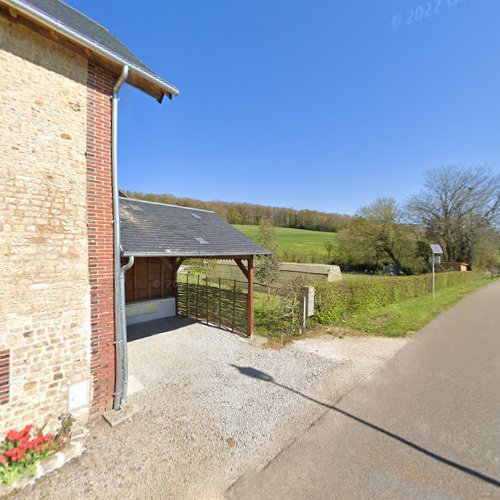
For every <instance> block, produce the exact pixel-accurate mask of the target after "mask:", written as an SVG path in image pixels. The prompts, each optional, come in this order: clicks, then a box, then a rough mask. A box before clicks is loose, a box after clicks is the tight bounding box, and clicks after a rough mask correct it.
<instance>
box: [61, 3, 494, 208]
mask: <svg viewBox="0 0 500 500" xmlns="http://www.w3.org/2000/svg"><path fill="white" fill-rule="evenodd" d="M69 3H70V4H71V5H73V6H74V7H76V8H78V9H80V10H82V11H83V12H84V13H86V14H87V15H89V16H91V17H93V18H95V19H97V20H98V21H99V22H101V23H102V24H104V25H105V26H106V27H108V28H109V29H110V30H111V31H112V32H113V33H114V34H115V35H116V36H117V37H118V38H120V39H121V40H122V41H123V42H124V43H125V44H126V45H127V46H128V47H129V48H130V49H132V50H133V51H134V52H135V53H136V54H137V55H138V56H139V57H140V58H141V59H142V60H143V61H144V62H145V63H146V64H148V65H149V66H150V67H152V68H153V69H154V70H155V71H156V72H157V73H158V74H159V75H161V76H162V77H164V78H166V79H167V80H168V81H169V82H170V83H172V84H174V85H176V86H178V87H179V88H180V89H181V95H180V96H179V97H178V98H176V99H174V100H173V101H172V102H170V101H168V100H165V101H164V103H163V104H162V105H159V104H158V103H156V101H154V100H153V99H152V98H150V97H148V96H146V95H145V94H142V93H141V92H139V91H137V90H135V89H133V88H131V87H127V88H125V90H124V91H123V92H122V95H121V104H120V149H119V158H120V185H121V187H123V188H126V189H131V190H138V191H147V192H157V193H171V194H174V195H176V196H190V197H193V198H200V199H204V200H214V199H218V200H226V201H247V202H252V203H262V204H269V205H274V206H290V207H294V208H311V209H318V210H324V211H329V212H341V213H354V212H355V211H356V210H357V208H359V206H361V205H363V204H366V203H369V202H370V201H372V200H374V199H375V198H377V197H379V196H393V197H395V198H396V199H398V200H400V201H402V202H403V201H404V200H405V199H406V198H407V197H408V196H409V195H410V194H411V193H413V192H414V191H415V190H416V189H417V188H418V184H419V182H420V180H421V179H422V174H423V173H424V172H425V170H427V169H429V168H433V167H437V166H441V165H445V164H449V163H460V164H466V165H474V164H478V163H481V164H482V163H487V164H488V165H490V167H491V168H493V169H494V170H497V171H498V170H499V168H500V137H499V136H500V134H499V132H500V57H499V56H500V30H499V29H498V19H500V2H498V0H432V2H426V1H419V0H377V1H373V0H364V1H361V0H252V1H244V0H211V1H207V0H183V1H181V2H178V1H177V2H173V1H171V0H161V1H160V0H143V1H142V2H141V3H140V4H138V3H137V2H136V1H134V2H132V1H130V0H122V1H117V0H107V1H105V2H96V1H95V0H69ZM425 14H428V17H424V18H422V16H424V15H425ZM408 21H413V22H412V23H411V24H407V22H408Z"/></svg>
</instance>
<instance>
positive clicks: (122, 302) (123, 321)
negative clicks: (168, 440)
mask: <svg viewBox="0 0 500 500" xmlns="http://www.w3.org/2000/svg"><path fill="white" fill-rule="evenodd" d="M134 261H135V257H133V256H131V257H129V258H128V262H127V263H126V264H125V265H124V266H122V267H121V269H120V296H121V299H120V303H119V304H118V306H119V308H120V321H121V323H120V326H121V330H122V339H123V390H122V403H123V402H125V401H126V400H127V389H128V343H127V315H126V313H125V273H126V272H127V271H128V270H129V269H130V268H131V267H132V266H133V265H134Z"/></svg>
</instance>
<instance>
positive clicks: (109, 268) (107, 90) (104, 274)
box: [86, 61, 116, 415]
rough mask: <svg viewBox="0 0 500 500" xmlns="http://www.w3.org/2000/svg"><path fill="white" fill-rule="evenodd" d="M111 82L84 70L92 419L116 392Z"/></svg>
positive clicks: (99, 72) (95, 70)
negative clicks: (85, 88) (85, 89)
mask: <svg viewBox="0 0 500 500" xmlns="http://www.w3.org/2000/svg"><path fill="white" fill-rule="evenodd" d="M115 79H116V78H115V77H114V76H113V75H112V74H111V73H110V72H108V71H107V70H105V69H103V68H101V67H100V66H98V65H96V64H95V63H93V62H92V61H89V63H88V70H87V153H86V155H87V216H88V239H89V275H90V294H91V298H90V301H91V302H90V307H91V362H90V369H91V373H92V404H91V414H94V415H95V414H100V413H102V412H105V411H107V410H110V409H111V408H112V405H113V394H114V388H115V318H114V266H113V186H112V167H111V97H112V93H113V85H114V81H115Z"/></svg>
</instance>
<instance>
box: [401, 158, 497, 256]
mask: <svg viewBox="0 0 500 500" xmlns="http://www.w3.org/2000/svg"><path fill="white" fill-rule="evenodd" d="M407 213H408V217H409V219H410V220H411V221H412V222H414V223H416V224H418V225H420V226H423V227H425V229H426V230H427V235H428V237H429V238H431V239H432V240H434V241H435V242H437V243H440V244H441V246H442V247H443V249H444V252H445V258H446V260H448V261H450V262H453V261H466V262H470V261H471V259H472V256H473V253H474V244H475V242H476V241H477V240H478V236H479V234H480V233H481V231H483V230H484V229H485V228H488V227H494V226H496V225H497V224H498V217H499V214H500V175H499V174H493V173H492V172H491V170H490V169H488V168H486V167H483V166H478V167H469V168H466V167H460V166H454V165H450V166H448V167H442V168H438V169H436V170H431V171H429V172H427V174H426V178H425V181H424V187H423V189H422V191H421V192H420V193H419V194H417V195H415V196H414V197H413V198H411V200H410V201H409V203H408V205H407Z"/></svg>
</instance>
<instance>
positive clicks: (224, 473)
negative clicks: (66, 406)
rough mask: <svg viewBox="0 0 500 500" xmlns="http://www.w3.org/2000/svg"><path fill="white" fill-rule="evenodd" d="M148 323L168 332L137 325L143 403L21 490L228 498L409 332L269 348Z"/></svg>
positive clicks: (133, 353)
mask: <svg viewBox="0 0 500 500" xmlns="http://www.w3.org/2000/svg"><path fill="white" fill-rule="evenodd" d="M172 321H173V322H172ZM172 326H175V327H179V328H176V329H172ZM149 327H150V328H152V331H162V332H163V333H159V334H155V335H151V336H146V337H143V334H144V327H141V328H142V330H141V328H136V329H134V330H132V331H131V332H130V336H131V337H132V338H136V340H134V341H132V342H130V344H129V357H130V374H131V376H132V377H133V378H135V379H137V380H139V381H140V383H141V384H142V385H143V386H144V389H143V390H141V391H139V392H137V393H135V394H132V395H131V396H130V400H131V402H134V403H136V404H138V405H140V407H141V408H142V410H141V411H140V412H139V413H138V414H137V415H135V416H134V417H133V418H132V419H131V420H130V421H128V422H125V423H123V424H121V425H120V426H118V427H115V428H114V429H111V428H109V426H108V425H107V424H106V423H105V422H104V421H103V420H98V421H97V422H95V423H94V424H93V425H92V426H91V435H90V438H89V439H88V441H87V446H88V450H87V452H86V453H85V454H84V455H83V456H82V457H81V458H80V459H78V460H77V461H75V462H74V463H71V464H69V465H68V466H66V467H65V468H64V469H63V470H60V471H59V472H56V473H54V474H53V475H51V476H49V477H46V478H44V479H42V480H41V481H39V482H38V483H37V484H36V485H35V486H34V487H33V488H31V489H30V490H26V491H24V492H22V495H21V496H22V497H26V498H54V497H58V496H60V495H61V492H63V491H64V494H65V497H66V498H139V497H143V498H153V497H156V498H220V497H221V496H222V495H223V492H224V491H225V490H226V489H227V488H228V487H229V486H230V485H231V484H232V483H233V482H234V481H235V480H236V479H237V478H238V477H239V476H240V475H242V474H243V473H244V472H248V471H249V470H256V469H258V468H260V467H262V466H263V465H265V464H266V463H267V462H268V461H269V460H271V458H273V457H274V456H275V455H276V454H277V453H279V451H280V450H281V449H282V448H283V447H284V446H285V445H286V444H288V443H290V442H291V441H292V440H293V439H294V437H295V436H297V435H298V434H299V433H301V432H302V431H303V430H304V429H306V428H307V427H308V426H309V425H310V424H311V423H312V422H313V421H314V420H316V419H317V418H319V416H320V415H321V414H322V413H323V411H324V408H322V407H321V406H320V405H318V404H316V403H315V402H314V401H312V400H311V399H314V398H315V399H317V400H321V401H324V402H333V401H335V400H337V399H338V398H339V397H341V396H342V395H343V394H345V393H346V392H347V391H348V390H349V389H350V388H351V387H352V386H353V385H354V384H355V383H356V382H358V381H359V380H361V379H363V378H365V377H366V376H367V375H368V374H370V373H371V372H373V371H374V369H375V368H376V367H377V366H379V365H380V364H381V363H383V362H384V361H386V360H387V359H388V358H390V357H391V356H392V355H393V354H394V353H395V352H396V351H397V350H399V348H401V347H402V346H403V345H404V344H405V343H406V342H407V341H406V340H402V339H399V340H396V339H385V338H377V337H359V338H354V337H353V338H344V339H334V338H331V337H325V338H315V339H309V340H308V339H306V340H302V341H299V342H295V343H293V344H291V345H288V346H287V347H285V348H282V349H269V348H264V347H256V346H254V345H251V344H249V343H248V342H247V341H246V340H244V339H242V338H240V337H238V336H236V335H234V334H230V333H228V332H224V331H222V330H218V329H216V328H212V327H208V326H205V325H202V324H199V323H190V322H189V321H185V320H180V319H176V320H170V323H165V322H161V321H158V322H152V323H151V324H150V325H149ZM140 337H143V338H140ZM307 398H311V399H307Z"/></svg>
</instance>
